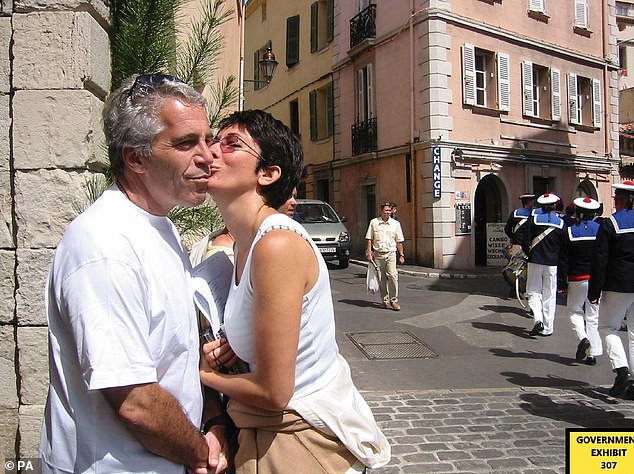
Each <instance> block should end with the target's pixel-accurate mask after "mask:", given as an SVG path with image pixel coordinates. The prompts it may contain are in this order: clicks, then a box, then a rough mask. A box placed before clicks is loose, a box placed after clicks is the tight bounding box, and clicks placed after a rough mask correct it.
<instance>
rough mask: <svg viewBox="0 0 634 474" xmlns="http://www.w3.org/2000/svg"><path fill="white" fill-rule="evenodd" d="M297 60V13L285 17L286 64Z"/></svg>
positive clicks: (292, 64) (295, 62) (292, 63)
mask: <svg viewBox="0 0 634 474" xmlns="http://www.w3.org/2000/svg"><path fill="white" fill-rule="evenodd" d="M298 62H299V15H296V16H291V17H289V18H287V19H286V66H287V67H291V66H294V65H295V64H297V63H298Z"/></svg>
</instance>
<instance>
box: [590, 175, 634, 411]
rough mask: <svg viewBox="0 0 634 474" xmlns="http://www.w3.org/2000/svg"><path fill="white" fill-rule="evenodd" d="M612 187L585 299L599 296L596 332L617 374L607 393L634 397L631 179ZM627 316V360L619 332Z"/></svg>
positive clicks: (633, 197)
mask: <svg viewBox="0 0 634 474" xmlns="http://www.w3.org/2000/svg"><path fill="white" fill-rule="evenodd" d="M612 187H613V188H614V189H615V191H614V208H615V209H616V212H615V213H614V214H612V215H611V216H610V217H609V218H607V219H603V220H602V222H601V227H600V228H599V232H598V233H597V246H596V252H595V254H594V258H593V260H592V270H591V274H590V286H589V289H588V299H589V300H590V301H591V302H592V303H597V302H598V301H599V297H600V298H601V306H600V308H599V333H600V334H601V336H603V338H604V342H605V349H606V352H607V355H608V357H609V358H610V365H611V366H612V370H613V371H614V372H615V373H616V379H615V380H614V385H613V386H612V388H610V390H609V392H608V393H609V394H610V395H611V396H617V395H624V396H625V397H626V398H629V399H634V377H632V374H631V372H630V366H631V364H633V363H634V324H631V323H632V321H633V320H634V210H632V205H633V204H634V182H633V181H624V182H622V183H617V184H613V185H612ZM626 315H627V316H628V323H629V324H628V325H627V335H628V340H629V344H628V346H629V360H628V354H626V352H625V349H624V348H623V343H622V342H621V338H620V337H619V335H618V331H619V328H620V327H621V323H622V322H623V319H624V318H625V316H626Z"/></svg>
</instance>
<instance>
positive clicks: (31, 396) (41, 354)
mask: <svg viewBox="0 0 634 474" xmlns="http://www.w3.org/2000/svg"><path fill="white" fill-rule="evenodd" d="M17 340H18V367H19V369H20V370H19V374H20V405H44V404H45V403H46V394H47V392H48V328H47V327H32V326H30V327H18V334H17Z"/></svg>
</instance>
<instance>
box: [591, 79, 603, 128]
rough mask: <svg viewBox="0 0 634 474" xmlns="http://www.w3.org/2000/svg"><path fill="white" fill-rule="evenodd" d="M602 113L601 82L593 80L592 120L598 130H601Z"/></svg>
mask: <svg viewBox="0 0 634 474" xmlns="http://www.w3.org/2000/svg"><path fill="white" fill-rule="evenodd" d="M601 113H602V110H601V81H600V80H599V79H592V120H593V125H594V126H595V127H597V128H601Z"/></svg>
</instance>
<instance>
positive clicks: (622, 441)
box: [566, 428, 634, 474]
mask: <svg viewBox="0 0 634 474" xmlns="http://www.w3.org/2000/svg"><path fill="white" fill-rule="evenodd" d="M633 472H634V431H627V430H624V429H615V430H611V431H602V430H581V429H579V430H578V429H575V428H566V473H568V474H595V473H606V474H609V473H613V474H620V473H623V474H626V473H627V474H631V473H633Z"/></svg>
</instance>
